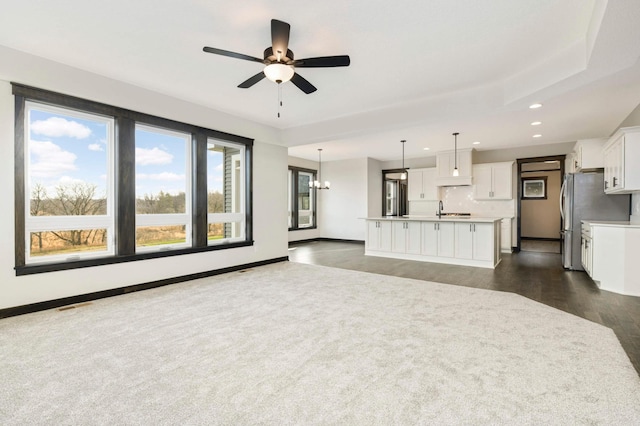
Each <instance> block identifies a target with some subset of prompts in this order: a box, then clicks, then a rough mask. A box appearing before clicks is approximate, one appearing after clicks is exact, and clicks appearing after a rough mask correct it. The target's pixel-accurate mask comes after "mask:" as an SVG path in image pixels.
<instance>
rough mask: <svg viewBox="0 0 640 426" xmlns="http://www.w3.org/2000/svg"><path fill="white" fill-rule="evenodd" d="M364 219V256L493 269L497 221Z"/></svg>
mask: <svg viewBox="0 0 640 426" xmlns="http://www.w3.org/2000/svg"><path fill="white" fill-rule="evenodd" d="M476 220H478V221H477V222H475V221H474V222H469V221H467V220H464V219H458V220H456V219H444V218H443V219H441V220H440V219H437V218H435V219H432V218H428V219H427V218H425V219H422V220H420V219H412V218H406V219H405V218H367V219H366V226H367V230H366V241H365V252H364V254H365V255H367V256H380V257H389V258H392V259H406V260H416V261H421V262H436V263H448V264H451V265H466V266H477V267H482V268H495V267H496V266H497V265H498V263H500V219H494V218H478V219H476Z"/></svg>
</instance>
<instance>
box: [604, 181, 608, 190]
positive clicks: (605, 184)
mask: <svg viewBox="0 0 640 426" xmlns="http://www.w3.org/2000/svg"><path fill="white" fill-rule="evenodd" d="M608 188H609V182H607V181H606V180H605V181H604V189H608Z"/></svg>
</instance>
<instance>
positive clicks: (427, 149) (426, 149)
mask: <svg viewBox="0 0 640 426" xmlns="http://www.w3.org/2000/svg"><path fill="white" fill-rule="evenodd" d="M422 149H424V150H425V151H429V149H430V148H422Z"/></svg>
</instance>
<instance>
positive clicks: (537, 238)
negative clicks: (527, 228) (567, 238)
mask: <svg viewBox="0 0 640 426" xmlns="http://www.w3.org/2000/svg"><path fill="white" fill-rule="evenodd" d="M520 239H521V240H537V241H562V239H560V238H542V237H520Z"/></svg>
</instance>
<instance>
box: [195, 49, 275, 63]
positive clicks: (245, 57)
mask: <svg viewBox="0 0 640 426" xmlns="http://www.w3.org/2000/svg"><path fill="white" fill-rule="evenodd" d="M202 50H203V51H205V52H207V53H213V54H216V55H222V56H228V57H230V58H236V59H243V60H245V61H253V62H260V63H261V64H264V59H260V58H256V57H254V56H249V55H244V54H242V53H236V52H230V51H228V50H222V49H216V48H215V47H207V46H205V47H203V48H202Z"/></svg>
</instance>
